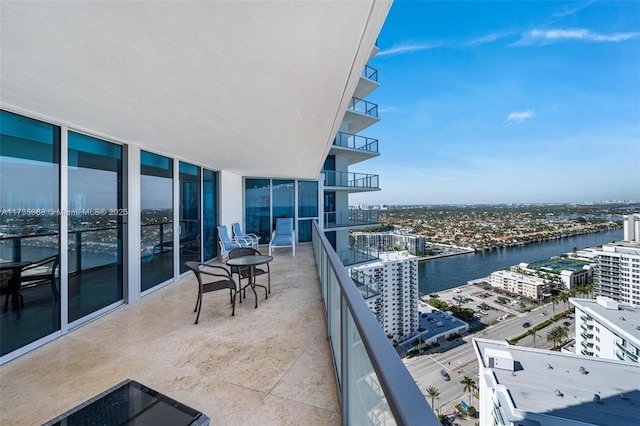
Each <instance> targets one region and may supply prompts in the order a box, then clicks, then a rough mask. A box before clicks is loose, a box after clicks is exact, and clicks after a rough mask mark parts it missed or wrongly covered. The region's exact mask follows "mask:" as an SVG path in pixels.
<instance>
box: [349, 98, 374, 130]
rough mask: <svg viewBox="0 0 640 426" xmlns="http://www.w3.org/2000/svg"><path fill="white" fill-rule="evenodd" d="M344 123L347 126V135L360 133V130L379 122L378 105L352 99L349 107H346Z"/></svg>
mask: <svg viewBox="0 0 640 426" xmlns="http://www.w3.org/2000/svg"><path fill="white" fill-rule="evenodd" d="M344 121H345V122H346V124H347V131H348V132H349V133H352V134H355V133H360V132H361V131H362V130H364V129H366V128H367V127H369V126H371V125H373V124H375V123H377V122H378V121H380V119H379V118H378V105H376V104H374V103H372V102H369V101H365V100H364V99H360V98H356V97H353V98H351V101H350V102H349V105H347V111H346V113H345V116H344Z"/></svg>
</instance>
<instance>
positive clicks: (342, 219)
mask: <svg viewBox="0 0 640 426" xmlns="http://www.w3.org/2000/svg"><path fill="white" fill-rule="evenodd" d="M378 223H380V212H379V211H378V210H349V211H348V212H329V213H325V214H324V227H325V228H340V227H343V226H367V225H375V224H378Z"/></svg>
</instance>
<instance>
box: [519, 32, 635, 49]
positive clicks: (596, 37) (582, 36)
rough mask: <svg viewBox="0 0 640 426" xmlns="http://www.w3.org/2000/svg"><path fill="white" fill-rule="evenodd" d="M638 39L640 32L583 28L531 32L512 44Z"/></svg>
mask: <svg viewBox="0 0 640 426" xmlns="http://www.w3.org/2000/svg"><path fill="white" fill-rule="evenodd" d="M639 37H640V32H630V33H612V34H600V33H594V32H592V31H591V30H588V29H584V28H573V29H551V30H538V29H535V30H531V31H529V32H527V33H525V34H523V35H522V38H521V39H520V40H518V41H517V42H516V43H514V45H515V46H526V45H531V44H535V45H546V44H551V43H554V42H558V41H571V40H573V41H591V42H599V43H602V42H620V41H626V40H632V39H635V38H639Z"/></svg>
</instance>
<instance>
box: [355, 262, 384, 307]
mask: <svg viewBox="0 0 640 426" xmlns="http://www.w3.org/2000/svg"><path fill="white" fill-rule="evenodd" d="M349 275H350V276H351V279H352V280H353V283H354V284H355V285H356V287H357V288H358V291H360V294H362V297H363V298H364V299H365V300H367V299H370V298H372V297H376V296H378V295H379V294H380V280H379V279H377V278H374V277H372V276H371V275H367V274H365V273H364V272H362V271H357V270H355V269H350V270H349Z"/></svg>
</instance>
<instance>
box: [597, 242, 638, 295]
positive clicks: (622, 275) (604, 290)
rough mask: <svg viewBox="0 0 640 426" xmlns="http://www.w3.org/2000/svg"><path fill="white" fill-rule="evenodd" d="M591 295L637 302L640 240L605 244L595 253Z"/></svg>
mask: <svg viewBox="0 0 640 426" xmlns="http://www.w3.org/2000/svg"><path fill="white" fill-rule="evenodd" d="M596 260H597V264H596V267H595V268H594V274H593V278H594V294H596V295H598V296H607V297H610V298H612V299H613V300H616V301H618V302H621V303H628V304H632V305H640V243H636V242H627V241H623V242H618V243H612V244H605V245H603V246H602V249H601V250H599V251H597V252H596Z"/></svg>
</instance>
